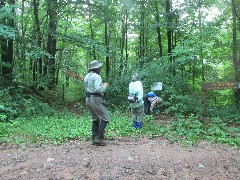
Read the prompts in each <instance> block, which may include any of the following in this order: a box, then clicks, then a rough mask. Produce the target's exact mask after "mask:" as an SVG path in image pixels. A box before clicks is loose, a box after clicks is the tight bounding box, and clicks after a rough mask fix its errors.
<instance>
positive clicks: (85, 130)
mask: <svg viewBox="0 0 240 180" xmlns="http://www.w3.org/2000/svg"><path fill="white" fill-rule="evenodd" d="M198 119H199V118H198V117H196V116H195V115H193V114H191V115H189V116H188V117H187V118H184V117H183V116H178V117H177V119H176V120H174V121H171V122H170V123H169V124H166V123H164V124H163V125H162V124H161V123H159V122H158V120H155V119H154V117H153V116H151V115H149V116H145V118H144V121H143V128H142V129H139V130H136V129H134V128H132V121H131V118H129V117H128V116H127V112H125V113H124V112H123V111H114V112H111V121H110V123H109V124H108V126H107V128H106V134H105V135H106V138H107V139H116V138H122V137H129V138H140V137H143V136H145V137H149V138H154V137H158V136H162V137H164V138H166V139H168V140H169V141H170V142H177V143H181V144H183V145H197V144H198V143H199V142H200V141H202V140H209V141H210V142H213V143H224V144H229V145H232V146H236V147H239V146H240V127H239V126H228V124H227V123H225V122H223V121H222V120H221V119H219V118H212V119H211V122H209V123H208V124H204V123H202V122H200V121H199V120H198ZM0 130H1V131H0V143H16V144H20V145H30V144H36V145H39V144H42V143H44V144H45V143H47V144H48V143H54V144H60V143H63V142H66V141H69V140H76V139H79V140H90V139H91V118H90V115H89V113H88V112H84V113H83V114H82V116H81V117H77V116H74V115H73V114H69V113H63V112H61V113H56V114H54V115H52V116H36V117H34V118H28V119H26V118H18V119H17V120H15V121H10V122H9V123H6V122H0Z"/></svg>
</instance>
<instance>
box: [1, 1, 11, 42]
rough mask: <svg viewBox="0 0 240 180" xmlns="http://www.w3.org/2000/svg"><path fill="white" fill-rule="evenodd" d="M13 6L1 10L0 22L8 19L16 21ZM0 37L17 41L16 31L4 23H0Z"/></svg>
mask: <svg viewBox="0 0 240 180" xmlns="http://www.w3.org/2000/svg"><path fill="white" fill-rule="evenodd" d="M12 8H13V6H4V7H1V8H0V21H1V22H3V21H4V20H6V19H8V21H9V20H10V19H11V20H12V19H15V17H14V13H13V12H12ZM0 36H1V37H4V38H6V39H15V29H14V28H13V27H10V26H8V25H6V24H4V23H0Z"/></svg>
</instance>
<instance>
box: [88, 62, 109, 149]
mask: <svg viewBox="0 0 240 180" xmlns="http://www.w3.org/2000/svg"><path fill="white" fill-rule="evenodd" d="M102 65H103V64H102V63H100V62H99V61H98V60H94V61H92V62H91V63H90V66H89V71H88V74H87V75H86V76H85V78H84V85H85V90H86V93H87V97H86V106H87V108H88V110H89V112H90V114H91V117H92V144H93V145H98V146H104V145H106V142H105V140H104V130H105V128H106V127H107V123H108V122H109V120H110V116H109V113H108V110H107V108H106V106H105V105H104V104H105V103H104V100H103V98H102V97H103V96H104V94H105V93H106V89H107V87H108V83H102V78H101V76H100V70H101V67H102Z"/></svg>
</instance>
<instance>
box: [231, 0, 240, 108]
mask: <svg viewBox="0 0 240 180" xmlns="http://www.w3.org/2000/svg"><path fill="white" fill-rule="evenodd" d="M232 19H233V22H232V23H233V27H232V34H233V35H232V38H233V43H232V54H233V55H232V59H233V66H234V70H235V80H236V81H240V63H239V62H238V50H237V9H236V4H235V2H234V0H232ZM239 99H240V89H237V90H236V91H235V102H236V104H237V106H238V107H240V102H239Z"/></svg>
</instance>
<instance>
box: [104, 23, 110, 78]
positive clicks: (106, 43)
mask: <svg viewBox="0 0 240 180" xmlns="http://www.w3.org/2000/svg"><path fill="white" fill-rule="evenodd" d="M105 46H106V79H108V77H109V72H110V64H109V63H110V62H109V33H108V23H107V20H105Z"/></svg>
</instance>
